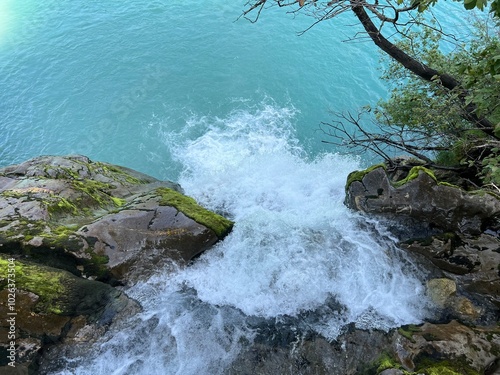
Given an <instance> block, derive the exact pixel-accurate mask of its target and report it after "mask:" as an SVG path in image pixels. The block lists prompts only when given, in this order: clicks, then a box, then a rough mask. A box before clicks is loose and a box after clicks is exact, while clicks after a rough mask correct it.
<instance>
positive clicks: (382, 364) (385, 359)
mask: <svg viewBox="0 0 500 375" xmlns="http://www.w3.org/2000/svg"><path fill="white" fill-rule="evenodd" d="M377 364H378V367H377V374H379V373H381V372H382V371H384V370H388V369H390V368H398V364H397V363H396V362H395V361H394V359H393V358H391V357H390V356H389V355H388V354H383V355H382V356H381V357H380V358H379V359H378V361H377Z"/></svg>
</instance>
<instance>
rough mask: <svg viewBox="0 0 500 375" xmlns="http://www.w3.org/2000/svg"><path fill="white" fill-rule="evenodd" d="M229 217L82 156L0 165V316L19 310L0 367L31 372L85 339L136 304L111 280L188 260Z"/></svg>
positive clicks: (1, 330) (2, 342)
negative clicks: (9, 359) (11, 362)
mask: <svg viewBox="0 0 500 375" xmlns="http://www.w3.org/2000/svg"><path fill="white" fill-rule="evenodd" d="M232 225H233V223H232V222H231V221H229V220H227V219H225V218H223V217H222V216H220V215H217V214H215V213H213V212H210V211H208V210H206V209H204V208H202V207H200V206H199V205H198V204H197V203H196V202H195V201H194V199H192V198H189V197H187V196H185V195H183V194H182V191H181V188H180V187H179V186H178V185H177V184H174V183H172V182H169V181H159V180H157V179H155V178H153V177H150V176H147V175H144V174H142V173H139V172H136V171H133V170H130V169H127V168H123V167H120V166H115V165H111V164H107V163H100V162H93V161H91V160H90V159H88V158H87V157H85V156H79V155H75V156H61V157H59V156H43V157H39V158H35V159H32V160H29V161H27V162H25V163H22V164H19V165H14V166H9V167H5V168H2V169H0V300H1V301H2V303H1V304H0V314H1V315H2V316H4V317H6V316H8V317H13V318H15V319H14V320H15V328H12V324H11V323H10V322H9V321H7V320H6V319H3V320H2V323H0V335H1V336H0V352H1V353H4V352H6V353H9V350H10V349H12V350H11V351H12V352H14V351H15V356H16V358H15V362H16V367H15V368H12V367H11V366H9V365H8V362H5V358H6V357H7V356H3V357H2V359H1V360H0V361H1V362H0V372H1V373H2V374H3V373H34V372H36V370H37V367H38V366H39V362H40V361H41V359H40V358H41V357H40V355H41V353H42V352H43V353H44V357H47V358H49V359H51V360H55V359H54V357H53V356H52V357H51V355H50V353H64V350H65V349H64V348H66V347H73V346H74V347H78V348H85V347H87V346H88V345H89V343H90V342H93V341H94V340H96V339H97V338H98V337H100V336H102V335H103V334H104V333H105V332H106V331H107V329H108V327H109V325H110V324H111V323H112V322H113V321H114V320H119V319H117V317H120V316H128V314H132V313H137V312H138V311H140V306H139V305H138V304H137V303H136V302H134V301H132V300H130V299H129V298H128V297H127V296H126V295H125V294H124V293H122V292H121V291H119V290H118V289H116V288H114V287H113V286H116V285H117V284H121V285H125V284H132V283H135V282H136V281H138V280H139V279H140V278H145V277H148V276H150V275H151V274H152V273H153V272H155V270H158V269H159V268H160V267H161V266H162V265H163V264H165V263H168V262H171V261H176V262H183V263H186V262H188V261H190V260H191V259H192V258H193V257H195V256H197V255H198V254H200V253H201V252H203V251H204V250H206V249H208V248H209V247H210V246H212V245H213V244H214V243H215V242H217V241H218V240H220V239H222V238H223V237H224V236H226V235H227V234H228V233H229V231H230V230H231V228H232ZM9 265H12V266H11V267H10V266H9ZM8 270H10V271H11V272H13V273H15V287H13V286H12V285H13V283H12V280H11V279H12V275H11V274H10V272H8ZM14 271H15V272H14ZM101 281H103V282H106V283H103V282H101ZM9 284H10V285H9ZM9 298H10V299H9ZM11 300H12V301H14V300H15V301H14V302H15V305H12V304H11V305H8V304H5V303H4V301H11ZM11 309H15V310H14V311H15V315H8V314H9V313H11V312H12V310H11ZM14 320H12V321H14ZM12 329H14V330H13V331H11V330H12ZM9 334H12V335H14V334H15V335H14V336H15V337H14V336H13V337H14V341H15V342H14V344H13V346H12V345H11V344H12V343H11V342H10V341H9V340H10V338H8V336H9ZM56 356H57V354H56Z"/></svg>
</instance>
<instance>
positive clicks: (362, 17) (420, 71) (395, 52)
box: [351, 0, 497, 138]
mask: <svg viewBox="0 0 500 375" xmlns="http://www.w3.org/2000/svg"><path fill="white" fill-rule="evenodd" d="M351 5H352V10H353V12H354V14H355V15H356V17H357V18H358V19H359V21H360V22H361V24H362V25H363V27H364V29H365V31H366V32H367V33H368V35H369V36H370V38H371V39H372V40H373V42H374V43H375V44H376V45H377V47H379V48H380V49H381V50H382V51H384V52H385V53H387V54H388V55H389V56H391V57H392V58H393V59H395V60H396V61H397V62H399V63H400V64H402V65H403V66H404V67H405V68H406V69H408V70H410V71H411V72H412V73H414V74H416V75H417V76H419V77H420V78H422V79H424V80H426V81H429V82H430V81H434V79H436V77H437V79H438V80H439V82H441V85H442V86H443V87H445V88H446V89H448V90H450V91H451V90H456V91H457V92H458V97H459V98H460V100H461V102H462V103H463V114H462V117H463V118H464V119H465V120H467V121H469V122H471V123H472V124H473V125H474V126H476V127H478V128H480V129H481V130H483V131H484V132H485V133H486V134H488V135H490V136H493V137H495V135H494V133H493V131H494V127H495V126H494V124H493V123H491V122H490V121H489V120H488V119H486V118H484V117H481V118H480V117H478V116H477V115H476V113H475V111H476V109H477V108H476V105H475V104H473V103H471V104H468V105H466V104H465V98H466V96H467V90H465V89H464V88H463V87H462V85H461V83H460V82H459V81H457V80H456V79H455V78H454V77H452V76H450V75H449V74H446V73H444V74H442V73H439V72H438V71H437V70H435V69H432V68H431V67H429V66H427V65H425V64H424V63H422V62H420V61H417V60H415V59H414V58H413V57H411V56H410V55H408V54H407V53H406V52H404V51H403V50H401V49H400V48H398V47H397V46H396V45H394V44H393V43H391V42H390V41H389V40H387V39H386V38H385V37H384V36H383V35H382V34H381V33H380V30H379V29H378V28H377V27H376V26H375V24H374V23H373V22H372V20H371V19H370V17H369V16H368V14H367V13H366V11H365V9H364V8H363V6H362V5H359V4H356V1H355V0H351ZM495 138H497V137H495Z"/></svg>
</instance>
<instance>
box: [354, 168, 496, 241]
mask: <svg viewBox="0 0 500 375" xmlns="http://www.w3.org/2000/svg"><path fill="white" fill-rule="evenodd" d="M345 203H346V205H347V206H348V207H350V208H352V209H355V210H358V211H361V212H365V213H368V214H379V215H386V216H387V215H388V216H390V217H394V216H395V215H397V217H398V218H401V217H408V218H411V219H414V220H415V221H416V222H423V223H426V224H427V225H428V226H429V227H431V228H438V229H439V230H441V231H443V232H447V231H451V232H459V233H465V234H480V233H482V232H483V231H484V230H485V229H486V228H487V227H488V225H490V223H491V222H494V221H496V220H498V217H499V216H500V199H498V197H497V196H495V195H493V194H490V193H488V192H484V191H479V192H474V193H471V192H466V191H464V190H463V189H461V188H459V187H455V186H452V185H450V184H447V183H444V182H438V181H437V179H436V177H435V176H434V174H433V172H432V171H430V170H428V169H426V168H424V167H421V166H417V167H413V168H412V169H411V170H410V172H409V174H408V176H407V177H406V178H405V179H403V180H401V181H397V182H391V181H390V179H389V177H388V175H387V173H386V171H385V169H384V167H383V166H374V167H372V168H369V169H367V170H365V171H357V172H353V173H351V174H350V175H349V177H348V181H347V186H346V199H345Z"/></svg>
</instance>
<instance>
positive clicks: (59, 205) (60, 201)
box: [46, 196, 78, 215]
mask: <svg viewBox="0 0 500 375" xmlns="http://www.w3.org/2000/svg"><path fill="white" fill-rule="evenodd" d="M53 198H54V200H55V201H56V202H54V203H48V202H46V204H47V210H48V211H49V214H50V215H58V214H72V215H77V214H78V207H77V206H76V205H75V204H73V203H71V202H70V201H68V200H67V199H66V198H62V197H55V196H54V197H53Z"/></svg>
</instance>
